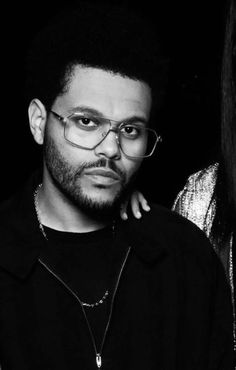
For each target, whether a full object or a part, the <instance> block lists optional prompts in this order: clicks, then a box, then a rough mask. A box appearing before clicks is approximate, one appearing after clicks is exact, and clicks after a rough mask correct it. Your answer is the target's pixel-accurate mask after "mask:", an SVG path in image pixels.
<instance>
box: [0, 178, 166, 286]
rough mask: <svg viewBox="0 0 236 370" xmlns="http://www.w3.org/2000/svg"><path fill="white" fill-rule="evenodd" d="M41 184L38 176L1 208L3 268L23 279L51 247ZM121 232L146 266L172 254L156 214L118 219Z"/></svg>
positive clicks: (1, 261) (118, 230) (1, 255)
mask: <svg viewBox="0 0 236 370" xmlns="http://www.w3.org/2000/svg"><path fill="white" fill-rule="evenodd" d="M40 181H41V178H40V174H39V173H36V174H34V175H33V176H32V177H31V178H30V180H29V181H28V183H27V184H26V186H25V187H24V188H23V189H22V190H21V191H20V192H19V193H18V194H17V195H16V196H14V197H13V198H11V199H10V200H9V201H7V202H5V203H4V204H3V205H2V206H1V208H0V220H1V221H0V228H1V230H0V232H1V237H2V242H1V246H0V266H1V267H2V268H4V269H5V270H7V271H9V272H10V273H11V274H13V275H15V276H17V277H19V278H22V279H23V278H25V277H26V276H27V275H28V274H29V273H30V272H31V270H32V268H33V266H34V265H35V263H36V261H37V260H38V258H39V257H40V255H41V253H42V252H43V250H44V248H45V247H46V246H47V241H46V240H45V238H44V236H43V235H42V233H41V231H40V229H39V225H38V220H37V215H36V211H35V208H34V191H35V189H36V187H37V185H38V184H39V183H40ZM154 231H155V233H154ZM117 232H118V233H121V235H123V237H124V238H125V239H126V240H127V242H128V244H129V245H130V246H131V247H132V249H133V251H134V253H136V255H137V256H138V257H139V258H141V259H142V260H143V262H144V263H148V264H152V263H155V261H156V260H157V259H159V258H161V257H162V256H164V255H166V253H168V247H167V245H168V243H167V242H166V238H165V235H164V233H162V232H161V228H159V229H156V228H155V217H153V215H152V212H150V213H148V214H144V215H143V217H142V218H141V219H140V220H136V219H135V218H134V217H132V216H131V217H130V219H129V221H121V220H118V221H117Z"/></svg>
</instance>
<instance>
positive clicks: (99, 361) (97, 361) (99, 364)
mask: <svg viewBox="0 0 236 370" xmlns="http://www.w3.org/2000/svg"><path fill="white" fill-rule="evenodd" d="M96 363H97V367H98V369H100V368H101V367H102V357H101V355H100V353H97V354H96Z"/></svg>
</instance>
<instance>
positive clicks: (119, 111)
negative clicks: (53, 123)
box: [56, 66, 152, 120]
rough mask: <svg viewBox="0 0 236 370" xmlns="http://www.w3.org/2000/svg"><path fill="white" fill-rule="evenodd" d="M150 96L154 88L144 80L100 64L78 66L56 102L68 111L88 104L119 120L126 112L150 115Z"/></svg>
mask: <svg viewBox="0 0 236 370" xmlns="http://www.w3.org/2000/svg"><path fill="white" fill-rule="evenodd" d="M151 100H152V99H151V89H150V87H149V86H148V85H147V84H146V83H144V82H142V81H139V80H134V79H131V78H128V77H123V76H121V75H119V74H115V73H112V72H109V71H104V70H101V69H98V68H85V67H81V66H76V67H75V68H74V70H73V73H72V75H71V78H70V81H69V83H68V88H67V91H66V92H65V93H64V94H63V95H61V96H59V97H58V98H57V99H56V104H57V105H59V106H61V109H64V110H67V111H68V112H69V111H70V110H73V109H75V108H76V107H79V106H88V107H90V108H93V109H96V110H98V111H101V112H102V113H103V115H106V116H107V117H110V118H113V119H117V120H119V119H122V118H124V117H123V116H126V115H127V114H128V115H129V116H130V115H132V114H140V115H142V116H145V117H146V118H148V117H149V114H150V109H151Z"/></svg>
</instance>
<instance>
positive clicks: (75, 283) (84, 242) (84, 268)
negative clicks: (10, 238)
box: [44, 226, 115, 347]
mask: <svg viewBox="0 0 236 370" xmlns="http://www.w3.org/2000/svg"><path fill="white" fill-rule="evenodd" d="M44 228H45V232H46V235H47V238H48V244H47V249H46V251H45V256H46V258H47V259H48V260H49V261H50V263H52V265H53V266H54V271H55V272H56V273H57V274H58V276H60V278H62V279H63V280H64V281H65V282H66V283H67V284H68V285H69V287H70V288H71V289H72V290H73V291H74V292H75V293H76V294H77V296H78V297H79V299H80V300H81V301H82V302H86V303H89V304H91V303H95V302H98V301H100V300H101V299H102V298H103V297H104V294H105V292H106V291H107V290H109V288H108V287H109V278H110V267H111V260H112V255H113V251H114V244H115V243H114V232H113V229H112V227H106V228H104V229H101V230H97V231H94V232H89V233H71V232H62V231H57V230H54V229H50V228H48V227H46V226H44ZM111 295H112V292H110V291H109V292H108V297H107V298H106V299H104V300H103V303H102V304H99V305H98V306H95V307H86V306H84V308H85V312H86V315H87V318H88V321H89V323H90V326H91V328H92V331H93V334H94V337H95V340H96V344H97V346H98V347H99V345H100V344H101V341H102V337H103V334H104V331H105V327H106V323H107V320H108V314H109V302H110V299H109V298H111Z"/></svg>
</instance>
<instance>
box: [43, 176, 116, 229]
mask: <svg viewBox="0 0 236 370" xmlns="http://www.w3.org/2000/svg"><path fill="white" fill-rule="evenodd" d="M37 208H38V217H39V219H40V222H41V223H42V224H43V225H45V226H47V227H50V228H52V229H55V230H59V231H68V232H79V233H83V232H91V231H95V230H98V229H101V228H103V227H105V226H107V225H108V224H109V222H105V221H104V220H102V221H100V220H99V221H98V220H97V219H94V218H92V217H91V216H88V215H86V214H85V213H84V212H83V211H81V210H80V209H79V208H78V207H77V206H76V205H74V204H73V203H72V202H71V201H70V200H68V199H67V198H66V197H65V195H64V194H62V193H61V192H60V190H59V189H57V188H55V186H53V185H52V184H45V183H43V184H42V186H41V187H40V188H39V189H38V192H37Z"/></svg>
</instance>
